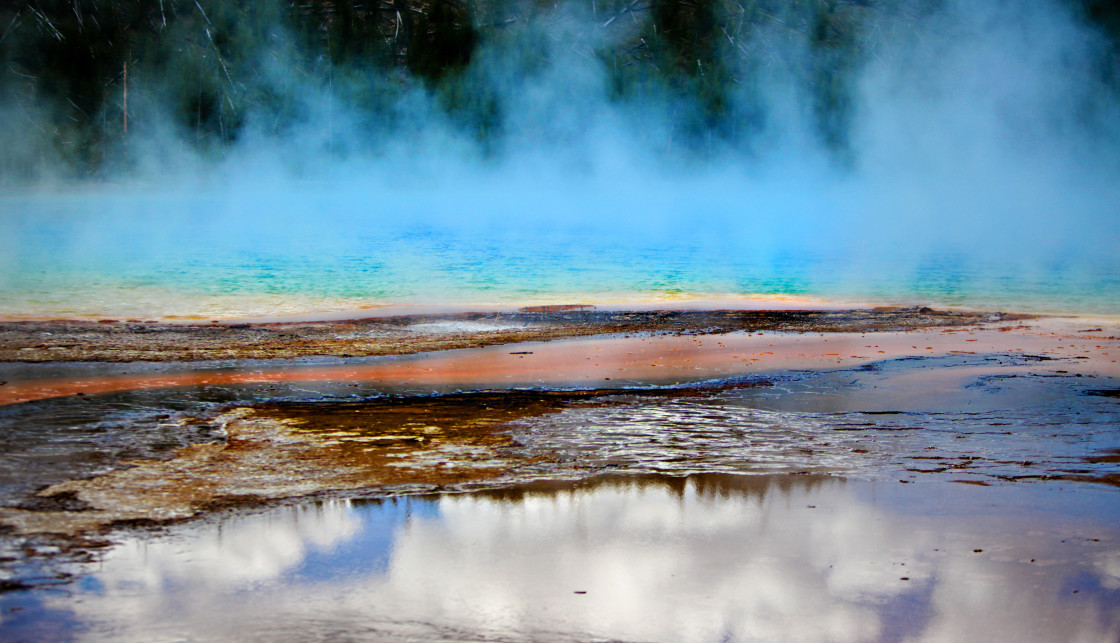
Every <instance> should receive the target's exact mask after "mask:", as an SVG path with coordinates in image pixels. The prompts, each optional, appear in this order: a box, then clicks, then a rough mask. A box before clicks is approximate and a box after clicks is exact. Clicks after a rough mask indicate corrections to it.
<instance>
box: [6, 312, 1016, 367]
mask: <svg viewBox="0 0 1120 643" xmlns="http://www.w3.org/2000/svg"><path fill="white" fill-rule="evenodd" d="M1027 318H1028V317H1026V316H1022V315H1008V314H1003V313H984V312H958V311H936V310H932V309H929V308H901V309H899V308H887V309H869V310H842V311H835V310H831V311H819V310H818V311H812V310H810V311H802V310H765V311H759V310H715V311H675V310H674V311H596V310H588V309H587V307H582V306H577V307H565V306H544V307H537V308H531V309H524V310H521V311H516V312H507V313H461V314H433V315H406V316H397V317H376V318H370V319H358V320H348V321H323V322H299V323H254V324H249V323H236V324H212V323H209V324H201V323H196V324H182V323H165V322H106V321H101V322H84V321H72V320H66V321H20V322H4V323H0V361H7V362H35V363H41V362H78V361H84V362H97V361H104V362H127V361H201V360H224V359H280V358H292V357H305V356H347V357H359V356H363V357H364V356H376V355H404V354H413V353H422V352H428V351H437V350H448V349H456V348H477V347H482V346H493V345H497V344H511V343H517V342H526V341H541V340H549V339H560V338H565V337H582V336H589V335H599V334H609V333H640V332H647V333H650V332H652V333H686V334H714V333H727V332H733V331H783V332H822V333H823V332H875V331H898V330H911V329H918V328H936V327H954V326H970V325H976V324H981V323H986V322H993V321H1012V320H1021V319H1027ZM433 324H440V325H442V328H441V329H440V332H436V333H433V332H430V331H426V330H425V326H428V327H430V326H431V325H433ZM457 326H458V327H457Z"/></svg>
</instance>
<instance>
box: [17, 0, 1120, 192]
mask: <svg viewBox="0 0 1120 643" xmlns="http://www.w3.org/2000/svg"><path fill="white" fill-rule="evenodd" d="M1062 1H1065V2H1068V3H1070V6H1071V7H1072V8H1073V9H1074V10H1075V11H1078V12H1080V15H1081V16H1082V17H1083V18H1084V20H1085V21H1086V23H1088V24H1092V25H1095V26H1096V27H1097V28H1098V29H1099V30H1100V32H1101V33H1104V34H1106V35H1108V36H1109V37H1110V38H1111V43H1113V44H1112V56H1111V58H1108V59H1107V60H1105V61H1103V62H1102V63H1101V65H1102V66H1101V68H1100V70H1099V75H1100V80H1101V82H1102V84H1104V85H1107V86H1110V87H1112V88H1113V89H1114V90H1116V91H1120V80H1117V77H1118V76H1120V74H1118V73H1117V70H1120V63H1118V62H1117V61H1118V60H1120V53H1118V52H1120V49H1118V48H1117V47H1116V44H1115V43H1116V42H1117V39H1118V38H1120V8H1118V3H1116V2H1113V1H1110V0H1062ZM940 4H942V3H941V1H940V0H380V1H379V2H376V3H373V2H357V1H355V0H301V1H300V2H294V1H293V0H263V1H261V2H254V3H233V2H227V1H225V0H76V1H75V0H19V1H17V2H14V3H12V2H9V3H5V5H4V6H3V7H0V117H2V118H0V144H3V145H4V146H5V152H4V154H3V155H2V156H0V179H2V177H11V176H30V175H33V174H34V172H35V171H36V169H35V168H38V167H40V166H46V165H50V164H51V163H52V162H57V161H61V162H62V164H63V165H64V166H65V167H66V168H68V169H69V171H70V172H72V173H73V174H74V175H77V176H88V175H93V176H96V175H97V174H98V173H99V172H102V171H103V170H104V169H105V168H106V167H107V164H108V163H109V162H110V160H112V159H111V158H110V157H119V158H116V160H115V161H113V162H114V163H117V164H118V165H119V164H120V163H121V158H124V159H126V160H127V157H128V155H129V153H130V152H129V150H130V149H131V148H130V147H129V142H130V140H134V139H136V138H137V137H141V136H149V135H151V134H153V133H154V132H157V131H160V130H161V128H162V129H164V130H166V129H168V128H170V129H171V130H172V131H174V132H175V134H176V140H178V141H182V142H184V143H185V144H186V145H188V146H190V147H192V148H194V149H197V150H203V151H209V152H211V153H213V154H216V155H220V154H221V153H223V150H225V149H226V148H228V146H230V145H231V144H232V143H234V142H236V141H238V140H240V139H241V138H242V137H243V136H244V135H245V133H246V132H248V131H250V130H251V131H253V132H254V133H259V134H263V135H268V136H283V135H286V134H288V133H291V132H295V131H306V128H308V127H310V128H312V129H315V130H316V131H322V132H325V135H324V138H325V140H326V143H325V145H326V147H327V148H328V149H327V151H328V152H330V153H332V154H346V153H349V152H351V151H357V150H358V149H359V148H361V147H362V146H365V148H366V149H375V148H376V146H377V141H378V136H384V137H390V136H393V135H394V134H392V132H397V133H399V132H405V131H416V130H417V129H419V128H420V127H422V126H423V125H422V123H423V122H424V120H425V115H411V114H409V113H407V111H406V110H407V109H408V108H403V107H401V105H402V103H400V101H399V99H400V98H401V97H403V96H408V95H410V92H424V93H425V96H427V97H431V98H434V103H435V104H436V105H437V106H439V108H441V109H442V110H443V111H444V113H445V115H446V116H447V117H448V120H449V121H450V122H452V123H455V124H457V125H458V126H459V127H460V128H461V129H462V130H463V131H466V132H468V133H470V135H471V136H472V137H473V138H474V139H476V140H477V141H478V142H479V143H480V144H481V145H482V146H483V147H484V148H500V147H501V144H500V139H501V137H502V136H504V135H505V134H506V133H507V132H509V131H510V130H509V128H508V127H507V124H508V121H509V119H510V118H511V116H512V115H511V113H510V109H511V108H510V106H509V105H507V104H506V101H508V100H509V99H510V97H511V96H517V92H518V91H519V90H520V89H521V87H520V85H519V83H521V84H525V83H526V82H527V81H530V80H531V79H533V78H535V77H537V76H539V75H541V74H544V73H546V72H548V71H549V70H551V69H554V68H555V66H556V65H562V64H563V63H559V62H557V60H556V59H554V56H553V54H552V53H550V51H551V50H550V44H549V43H554V42H559V41H561V40H563V39H565V38H566V39H567V40H564V41H563V44H562V45H561V46H562V47H564V48H565V49H566V50H568V49H570V50H574V51H576V53H578V54H579V55H581V56H584V57H585V58H586V59H588V60H593V61H597V64H599V65H601V67H602V72H603V77H604V79H605V81H606V86H605V88H604V89H605V92H604V93H603V95H601V96H595V97H590V98H588V99H587V101H586V102H592V101H594V100H599V99H603V100H607V101H611V102H613V103H615V104H616V105H621V106H623V107H624V108H627V109H632V113H634V114H656V113H664V114H667V115H668V116H669V118H668V119H667V121H668V122H669V125H670V127H671V128H672V129H673V131H671V132H669V133H668V136H669V137H671V139H672V144H673V146H674V149H676V150H681V149H684V150H691V151H692V152H695V153H697V154H701V155H704V154H709V153H711V152H712V151H714V150H716V148H717V147H718V146H732V147H735V148H737V149H750V148H751V146H752V141H753V139H754V137H755V135H756V134H757V133H758V132H760V131H762V130H764V129H765V127H766V126H767V123H768V122H769V121H770V120H771V117H772V115H771V114H770V113H768V111H767V110H768V109H772V107H771V106H769V105H768V104H767V102H766V99H765V96H766V94H767V83H768V82H772V81H773V80H774V79H780V80H781V81H782V82H785V83H788V84H790V85H795V86H797V87H798V90H799V92H800V95H801V97H802V99H803V103H804V105H803V108H804V110H805V112H806V115H807V118H808V119H809V120H810V121H811V122H812V124H813V127H814V128H815V130H816V133H817V134H818V137H819V139H820V141H821V142H822V143H823V144H824V146H825V147H826V148H827V149H829V150H832V151H833V153H834V154H835V157H836V158H837V159H838V160H840V161H841V162H845V161H847V160H850V158H851V149H850V148H851V142H850V138H851V131H852V125H853V122H854V120H855V116H856V110H857V100H856V94H855V80H856V78H857V76H858V75H859V73H860V71H861V69H862V67H863V65H864V63H865V62H866V61H867V60H868V58H869V55H870V54H869V52H870V51H871V50H872V49H873V47H874V38H875V35H874V34H876V33H881V30H880V29H879V27H880V22H884V21H889V20H895V21H896V23H897V22H899V21H901V22H906V21H911V22H916V21H920V20H922V19H924V18H923V16H926V15H928V14H930V12H933V11H935V10H937V7H938V6H939V5H940ZM572 29H578V30H582V32H581V34H580V37H578V38H575V39H574V40H575V41H578V42H574V41H573V36H572V34H571V30H572ZM565 30H567V31H565ZM558 34H562V35H558ZM588 43H591V44H588ZM126 66H127V70H128V73H127V81H126V74H125V68H126ZM561 71H562V70H561ZM126 85H127V91H128V97H129V98H128V103H127V122H128V132H127V133H126V132H125V117H126V101H125V92H126ZM580 88H581V89H580V91H589V90H588V89H587V86H585V85H581V86H580ZM417 104H426V103H425V101H418V103H417ZM425 109H426V108H425ZM342 111H346V112H347V114H348V115H349V117H350V119H351V120H350V121H349V123H350V125H351V126H352V127H359V128H361V131H360V132H358V134H360V136H358V135H350V136H346V137H339V136H336V134H335V132H334V120H335V117H336V114H337V113H339V112H342ZM301 127H302V128H305V129H304V130H299V129H298V128H301ZM410 128H411V129H410Z"/></svg>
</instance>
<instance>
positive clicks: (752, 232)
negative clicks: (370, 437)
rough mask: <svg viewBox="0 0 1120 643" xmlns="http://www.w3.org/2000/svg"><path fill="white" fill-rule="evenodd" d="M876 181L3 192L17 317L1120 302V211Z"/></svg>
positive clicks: (1110, 305)
mask: <svg viewBox="0 0 1120 643" xmlns="http://www.w3.org/2000/svg"><path fill="white" fill-rule="evenodd" d="M868 194H870V192H869V191H868V189H867V188H866V186H859V187H858V189H853V188H852V187H851V186H850V185H845V184H843V183H839V182H831V183H830V182H824V181H802V182H793V183H791V182H788V181H787V182H785V183H773V182H772V183H763V182H752V181H748V180H745V179H739V178H735V177H732V178H728V177H701V178H696V179H689V180H679V181H675V182H674V181H654V180H630V181H628V182H626V183H622V184H617V183H612V182H609V181H605V180H599V181H591V180H588V181H583V182H580V181H574V180H573V181H559V180H556V181H540V180H537V181H532V180H529V181H518V180H510V179H502V180H501V181H497V180H471V181H451V180H448V181H435V182H428V183H422V182H415V183H413V184H411V185H409V184H405V185H391V184H389V183H388V182H386V181H381V182H375V181H369V182H367V183H347V184H341V183H340V184H300V183H290V182H284V183H276V184H256V185H253V186H250V187H239V188H232V187H229V186H226V187H222V188H211V189H205V190H203V189H199V190H181V189H180V190H174V191H168V190H161V191H156V190H150V189H149V190H136V189H131V190H123V189H119V190H112V191H109V190H91V191H86V192H73V193H68V194H64V195H49V196H47V195H23V196H10V197H0V257H2V258H0V314H3V315H5V316H58V315H62V316H88V317H143V318H159V317H169V316H191V315H197V316H202V317H237V316H247V315H268V314H287V313H310V312H322V311H337V310H350V309H356V308H362V307H372V306H384V305H443V304H455V305H458V304H476V305H483V304H486V305H498V306H518V305H525V304H535V303H571V302H580V303H592V304H626V303H635V302H646V301H649V300H655V301H658V302H661V304H662V305H673V304H676V303H681V302H685V301H688V300H692V299H726V298H744V299H743V303H744V305H749V304H751V302H750V300H749V299H746V298H751V297H757V296H763V297H774V296H789V297H794V298H797V299H796V300H795V301H794V302H793V303H789V304H787V305H811V303H801V302H802V300H804V301H805V302H815V301H821V300H823V301H825V302H832V303H840V304H857V305H864V304H904V305H910V304H924V305H932V306H941V307H944V306H947V307H966V308H981V309H1000V310H1012V311H1049V312H1062V313H1077V314H1090V315H1110V316H1111V315H1120V253H1118V252H1115V250H1116V249H1117V248H1120V242H1118V241H1117V240H1118V239H1120V224H1118V223H1117V220H1118V219H1120V218H1118V217H1113V218H1111V219H1110V218H1108V217H1107V209H1105V210H1099V211H1090V212H1085V213H1081V214H1078V213H1077V212H1073V213H1070V212H1065V213H1062V217H1063V218H1062V219H1061V222H1062V223H1061V225H1049V223H1050V221H1049V220H1048V219H1047V217H1048V216H1049V215H1050V211H1049V210H1047V207H1049V206H1047V207H1038V208H1035V209H1034V210H1031V209H1026V210H1023V209H1020V210H1015V208H1023V206H1024V203H1023V202H1020V203H1017V204H1016V203H1012V204H1011V205H1010V206H1008V207H1009V208H1010V209H1008V210H1007V211H1000V210H998V209H992V208H991V207H990V205H988V206H985V207H987V208H989V209H988V210H987V211H985V212H981V213H975V212H974V213H969V212H963V213H962V212H947V213H945V214H944V216H942V215H940V214H937V215H931V214H929V213H926V214H924V215H922V214H921V212H919V211H918V210H911V211H907V210H905V209H902V207H901V202H900V201H891V200H889V199H882V198H876V199H870V198H868ZM896 208H897V209H896ZM754 305H757V302H756V303H755V304H754Z"/></svg>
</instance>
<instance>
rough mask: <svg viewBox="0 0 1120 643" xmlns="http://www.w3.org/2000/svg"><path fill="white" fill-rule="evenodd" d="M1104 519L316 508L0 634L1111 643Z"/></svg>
mask: <svg viewBox="0 0 1120 643" xmlns="http://www.w3.org/2000/svg"><path fill="white" fill-rule="evenodd" d="M1020 489H1028V490H1029V491H1021V490H1020ZM997 499H998V503H997V502H995V501H996V500H997ZM1089 505H1091V511H1086V512H1084V513H1080V514H1079V513H1078V509H1077V507H1078V506H1081V507H1087V506H1089ZM1118 509H1120V497H1118V494H1116V493H1115V492H1114V491H1111V490H1108V489H1104V490H1102V489H1097V488H1083V487H1077V488H1076V489H1067V490H1062V489H1058V488H1054V489H1047V490H1040V488H1039V487H1037V486H1031V487H1021V488H1020V487H1005V488H1001V489H999V490H995V489H992V488H984V487H974V486H971V485H960V484H952V483H945V482H933V483H921V484H911V485H899V484H897V483H895V484H887V483H874V482H867V481H845V480H842V479H837V478H829V477H817V476H789V475H786V476H773V477H771V476H726V475H704V476H691V477H687V478H665V477H643V478H618V477H615V478H599V479H596V480H593V481H590V482H583V483H549V484H546V483H538V484H536V485H535V486H530V487H521V488H515V489H507V490H502V491H492V492H485V493H473V494H459V495H445V496H438V497H424V498H400V499H395V500H388V501H383V502H369V503H357V502H354V503H352V502H344V501H338V502H326V503H322V504H319V505H315V506H303V507H287V508H277V509H273V510H270V511H268V512H266V513H260V514H256V515H248V516H237V517H233V518H227V519H225V520H223V521H221V522H219V523H216V524H194V525H192V526H189V527H185V528H182V529H179V530H176V531H175V532H174V533H172V534H170V535H165V536H162V537H151V536H144V537H138V538H136V539H133V540H130V541H128V542H127V543H125V544H124V545H122V546H119V547H117V548H115V549H113V550H111V551H110V552H108V553H107V554H106V555H105V557H104V560H103V561H102V562H101V563H100V564H99V565H98V566H97V568H96V569H93V570H90V573H89V575H88V576H87V577H85V578H84V580H82V581H80V582H78V583H76V584H75V585H74V586H72V587H70V588H68V589H67V590H65V592H63V593H49V592H39V593H32V594H25V593H21V594H14V595H13V594H10V595H7V596H3V597H0V614H2V616H0V618H2V619H3V621H0V628H2V630H7V633H8V634H11V638H13V639H22V638H28V639H40V640H42V639H47V638H51V639H74V640H107V639H113V640H122V641H135V640H144V641H147V640H156V639H175V640H179V639H190V640H232V639H237V640H266V639H267V640H309V639H323V640H325V639H333V638H360V639H372V640H390V641H391V640H472V641H476V640H486V641H493V640H497V641H505V640H548V641H554V640H555V641H565V640H578V641H592V640H628V641H629V640H642V641H752V640H812V641H821V640H836V641H864V640H954V641H961V640H1019V641H1053V640H1084V641H1105V640H1116V639H1117V637H1118V635H1120V610H1118V609H1117V607H1120V523H1118V521H1117V519H1116V518H1115V516H1118V515H1120V512H1118V511H1117V510H1118ZM1092 516H1095V517H1092ZM1109 516H1112V517H1113V518H1107V517H1109ZM1102 517H1103V518H1102ZM1102 520H1103V521H1105V522H1103V523H1102ZM48 615H49V616H50V618H47V616H48Z"/></svg>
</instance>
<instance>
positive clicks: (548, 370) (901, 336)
mask: <svg viewBox="0 0 1120 643" xmlns="http://www.w3.org/2000/svg"><path fill="white" fill-rule="evenodd" d="M1003 330H1004V329H1003V328H989V329H984V330H977V331H976V332H975V334H974V335H973V337H972V338H970V339H967V340H966V339H964V338H963V337H961V336H959V335H953V334H945V333H941V332H940V329H937V330H930V331H910V332H880V333H875V334H874V340H873V341H872V340H871V338H870V337H869V334H860V333H831V334H828V335H826V336H818V335H815V334H813V335H808V334H788V335H784V334H777V333H771V334H766V335H761V334H756V335H752V334H750V333H731V334H728V335H722V336H719V341H718V342H715V341H709V342H708V343H707V344H702V343H701V341H700V339H699V338H697V337H690V336H654V337H631V338H603V337H592V338H581V339H570V340H561V341H552V342H537V343H526V344H516V345H505V346H491V347H487V348H480V349H467V350H456V351H447V352H443V353H434V354H428V355H423V356H419V357H411V358H401V359H395V360H391V361H377V362H373V363H364V364H339V365H332V366H320V367H306V366H298V367H295V366H280V367H276V368H273V369H268V370H260V369H258V370H243V371H221V372H214V371H184V372H181V373H162V374H159V375H144V374H140V375H121V376H109V377H96V378H65V379H52V380H26V381H16V382H8V383H7V384H4V385H3V386H0V405H2V404H15V403H19V402H28V401H33V400H40V399H45V398H51V397H61V396H67V395H79V394H84V395H98V394H103V393H112V392H118V391H127V390H136V389H149V388H164V387H187V386H222V385H236V384H260V383H268V382H313V381H333V382H367V383H374V384H383V385H386V386H409V385H413V386H415V385H421V386H428V385H432V386H460V387H475V388H482V387H489V388H514V387H589V386H592V387H596V388H602V387H604V386H612V387H626V386H635V385H645V384H674V383H684V382H695V381H702V380H708V379H717V378H724V377H733V376H738V375H745V374H759V375H761V374H763V373H765V372H773V371H778V370H789V369H824V368H849V367H852V366H858V365H860V364H864V363H867V362H871V361H873V360H883V359H893V358H898V357H906V356H912V355H921V356H923V357H929V356H932V355H947V354H951V353H957V352H960V351H961V350H962V349H965V348H967V349H968V351H969V352H970V353H1002V354H1016V353H1019V354H1022V353H1027V354H1037V355H1048V356H1052V357H1055V358H1060V357H1072V356H1078V357H1088V359H1079V360H1078V362H1077V363H1076V364H1063V365H1062V366H1061V368H1062V369H1064V370H1068V371H1069V372H1083V373H1087V374H1088V373H1096V374H1102V375H1109V376H1120V368H1118V367H1117V365H1116V363H1115V362H1112V361H1111V360H1110V358H1109V357H1108V352H1109V351H1113V352H1115V351H1120V340H1114V339H1106V338H1105V337H1101V336H1095V337H1093V338H1091V339H1092V341H1091V343H1089V342H1085V341H1082V342H1079V343H1072V342H1071V341H1070V339H1071V338H1070V336H1069V335H1068V334H1065V333H1063V332H1061V331H1060V330H1055V329H1045V330H1043V329H1039V328H1034V329H1030V328H1017V329H1012V331H1011V332H1001V331H1003ZM919 336H920V337H921V339H920V341H917V342H915V340H916V339H918V338H919ZM1085 339H1090V338H1085ZM966 341H967V342H972V343H968V344H965V343H964V342H966ZM713 344H715V345H713ZM872 346H873V347H874V350H873V349H872V348H869V347H872ZM1097 346H1100V347H1101V348H1096V347H1097ZM1086 351H1090V354H1089V355H1086Z"/></svg>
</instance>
